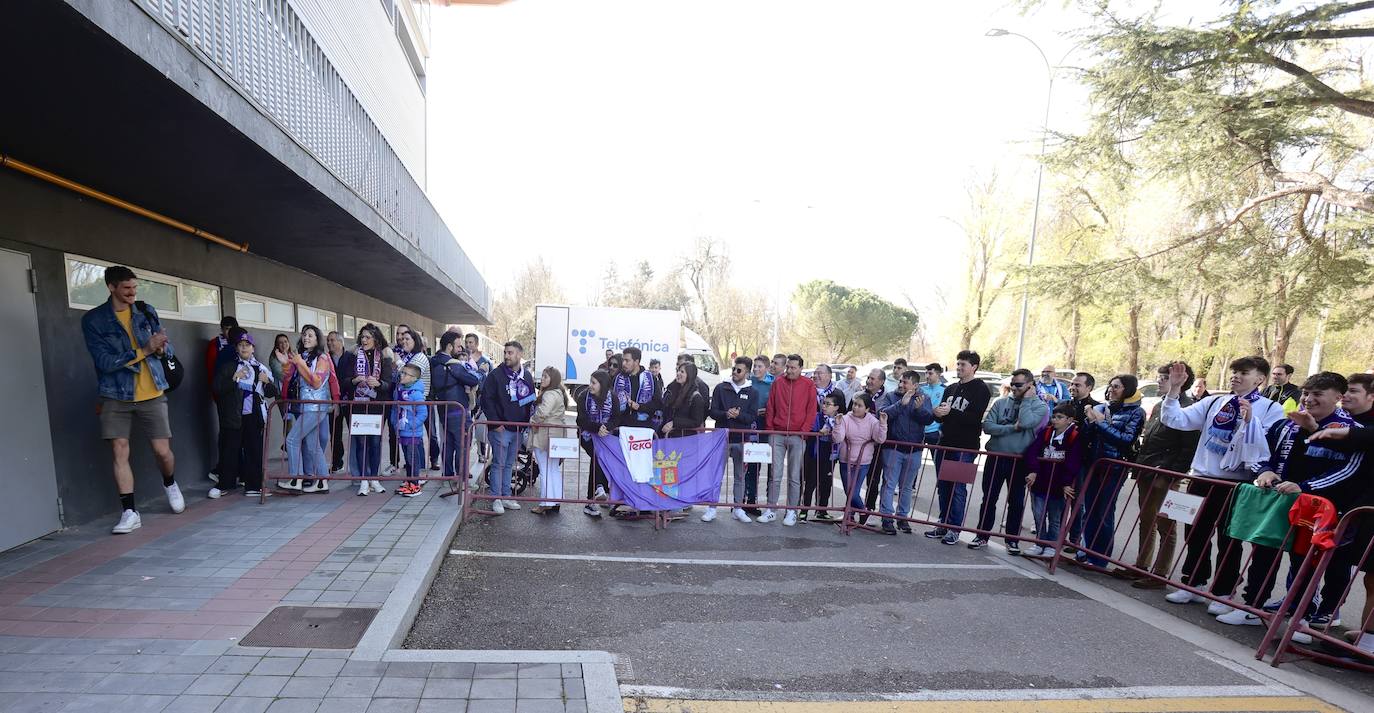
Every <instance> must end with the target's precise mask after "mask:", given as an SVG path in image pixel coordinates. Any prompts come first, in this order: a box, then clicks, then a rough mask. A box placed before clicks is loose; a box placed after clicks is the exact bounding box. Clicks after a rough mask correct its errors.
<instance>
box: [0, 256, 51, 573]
mask: <svg viewBox="0 0 1374 713" xmlns="http://www.w3.org/2000/svg"><path fill="white" fill-rule="evenodd" d="M29 265H30V263H29V256H28V255H25V254H23V253H16V252H11V251H9V250H3V249H0V333H3V334H9V335H12V337H13V339H14V341H13V342H11V343H12V344H29V345H37V344H38V304H37V302H35V301H34V296H33V292H31V291H30V290H29V285H30V284H32V283H30V281H29ZM6 358H7V359H13V360H15V363H14V364H13V365H12V366H11V367H10V369H9V371H10V373H12V374H25V375H27V376H28V378H22V379H8V380H6V381H7V386H6V388H7V389H14V390H15V392H14V393H12V394H8V395H7V396H8V401H9V403H11V404H23V405H24V407H23V408H7V409H0V454H3V456H0V457H3V458H4V466H3V467H0V492H3V493H4V494H5V496H4V497H2V498H0V550H7V549H9V548H11V547H14V546H16V545H22V544H24V543H25V542H28V541H29V540H33V539H37V538H39V537H42V536H44V535H46V534H48V533H49V532H53V531H55V530H59V529H61V528H62V523H61V522H60V521H59V520H58V518H57V471H56V468H55V467H54V466H53V458H52V433H51V432H50V431H49V428H50V426H49V424H48V395H47V390H46V389H45V388H44V387H43V361H42V358H41V357H40V356H39V350H38V349H34V348H30V349H22V348H21V349H10V350H7V356H6Z"/></svg>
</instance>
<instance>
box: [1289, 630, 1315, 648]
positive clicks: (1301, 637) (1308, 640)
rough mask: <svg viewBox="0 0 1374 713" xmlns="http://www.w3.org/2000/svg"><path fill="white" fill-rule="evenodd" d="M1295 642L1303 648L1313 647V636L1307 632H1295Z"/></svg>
mask: <svg viewBox="0 0 1374 713" xmlns="http://www.w3.org/2000/svg"><path fill="white" fill-rule="evenodd" d="M1293 642H1294V643H1297V644H1302V645H1303V646H1311V645H1312V635H1311V634H1309V633H1307V632H1305V631H1295V632H1293Z"/></svg>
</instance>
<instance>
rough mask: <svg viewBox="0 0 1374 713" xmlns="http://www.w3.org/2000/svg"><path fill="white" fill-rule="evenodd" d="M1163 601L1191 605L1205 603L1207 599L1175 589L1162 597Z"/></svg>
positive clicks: (1184, 590)
mask: <svg viewBox="0 0 1374 713" xmlns="http://www.w3.org/2000/svg"><path fill="white" fill-rule="evenodd" d="M1164 601H1166V602H1169V603H1170V604H1192V603H1193V602H1205V601H1207V598H1206V597H1203V596H1199V595H1197V594H1193V593H1192V592H1190V591H1188V590H1186V589H1175V590H1174V591H1172V592H1169V593H1168V594H1166V595H1164Z"/></svg>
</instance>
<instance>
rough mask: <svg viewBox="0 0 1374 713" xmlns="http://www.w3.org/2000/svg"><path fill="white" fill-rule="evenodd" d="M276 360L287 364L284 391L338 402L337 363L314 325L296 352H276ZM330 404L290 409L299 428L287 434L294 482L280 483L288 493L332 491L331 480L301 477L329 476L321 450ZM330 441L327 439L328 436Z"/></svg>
mask: <svg viewBox="0 0 1374 713" xmlns="http://www.w3.org/2000/svg"><path fill="white" fill-rule="evenodd" d="M272 358H274V359H276V360H277V361H279V362H281V363H284V364H285V365H286V368H285V370H284V371H283V373H282V383H283V385H284V387H283V389H282V391H283V392H284V393H287V394H290V397H289V398H291V399H293V400H298V401H336V400H338V398H339V379H338V376H337V375H336V374H335V373H334V360H333V359H331V358H330V356H329V353H328V352H326V351H325V350H324V338H323V337H322V336H321V334H320V328H319V327H316V326H315V325H313V324H307V325H305V326H304V327H301V336H300V339H299V340H297V342H296V348H295V349H288V351H286V352H285V353H281V352H274V353H273V354H272ZM330 408H331V407H330V405H329V404H310V403H293V404H292V405H291V406H290V407H289V410H290V412H291V413H292V414H294V416H295V420H296V425H295V426H293V427H292V428H291V431H290V432H288V433H287V434H286V464H287V469H288V472H289V473H290V474H291V480H289V481H287V482H286V483H280V482H279V483H278V484H277V485H278V486H280V487H284V488H287V489H288V490H303V491H305V492H308V493H315V492H324V493H327V492H329V481H327V480H316V479H307V480H305V481H304V482H303V483H302V482H301V478H300V476H303V475H313V476H317V477H323V476H326V475H328V474H329V464H328V463H327V462H326V461H325V457H324V450H323V448H322V447H321V438H320V430H319V429H321V428H325V429H327V428H328V422H329V420H328V415H329V409H330ZM326 439H327V437H326Z"/></svg>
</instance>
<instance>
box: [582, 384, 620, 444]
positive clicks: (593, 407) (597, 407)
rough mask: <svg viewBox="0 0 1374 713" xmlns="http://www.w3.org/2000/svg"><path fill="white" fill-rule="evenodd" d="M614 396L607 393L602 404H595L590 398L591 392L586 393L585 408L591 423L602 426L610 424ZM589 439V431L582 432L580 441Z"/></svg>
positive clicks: (593, 399) (594, 400)
mask: <svg viewBox="0 0 1374 713" xmlns="http://www.w3.org/2000/svg"><path fill="white" fill-rule="evenodd" d="M614 396H615V395H614V394H610V393H608V394H606V400H605V401H604V402H602V403H597V402H596V399H595V398H593V397H592V393H591V391H588V392H587V399H586V404H585V406H586V408H587V417H588V418H590V419H591V420H592V423H596V424H600V425H602V426H604V425H606V424H607V423H610V421H611V413H612V411H614V409H615V401H614ZM591 439H592V432H591V431H583V432H582V440H584V441H590V440H591Z"/></svg>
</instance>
